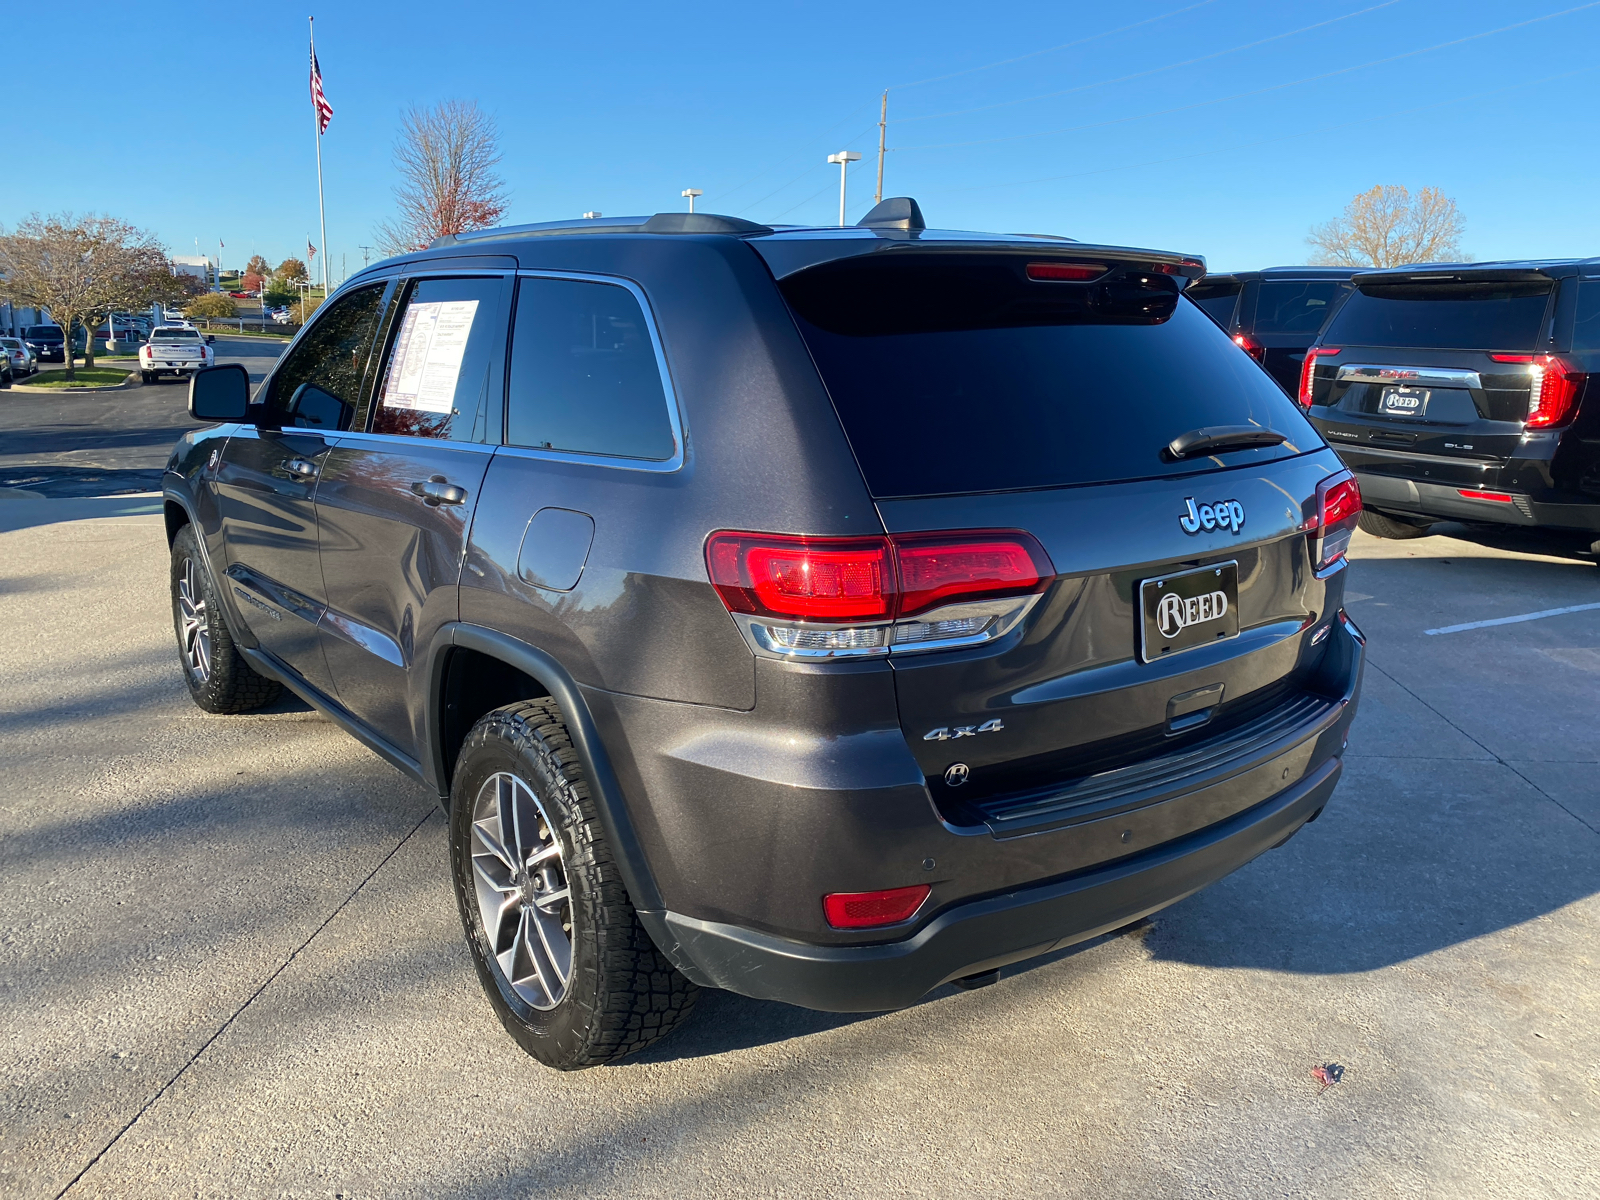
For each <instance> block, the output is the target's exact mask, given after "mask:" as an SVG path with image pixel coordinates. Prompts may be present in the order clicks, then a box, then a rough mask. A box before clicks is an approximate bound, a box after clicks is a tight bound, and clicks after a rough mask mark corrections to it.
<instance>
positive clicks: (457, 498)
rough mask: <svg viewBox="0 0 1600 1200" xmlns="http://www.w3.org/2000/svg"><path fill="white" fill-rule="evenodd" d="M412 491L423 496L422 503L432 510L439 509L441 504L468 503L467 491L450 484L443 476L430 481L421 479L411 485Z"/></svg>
mask: <svg viewBox="0 0 1600 1200" xmlns="http://www.w3.org/2000/svg"><path fill="white" fill-rule="evenodd" d="M411 490H412V491H413V492H415V493H416V494H417V495H419V496H421V497H422V502H423V503H424V504H426V505H428V506H429V507H430V508H437V507H439V505H441V504H465V503H466V502H467V489H466V488H464V487H459V486H457V485H456V484H453V483H451V482H449V481H448V480H446V479H445V477H444V476H443V475H435V476H433V477H432V478H430V479H419V480H417V482H415V483H413V484H412V485H411Z"/></svg>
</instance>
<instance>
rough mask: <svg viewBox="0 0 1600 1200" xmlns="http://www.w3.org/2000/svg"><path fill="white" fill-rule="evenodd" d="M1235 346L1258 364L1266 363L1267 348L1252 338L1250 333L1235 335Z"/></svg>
mask: <svg viewBox="0 0 1600 1200" xmlns="http://www.w3.org/2000/svg"><path fill="white" fill-rule="evenodd" d="M1233 344H1234V345H1235V346H1237V347H1239V349H1241V350H1243V351H1244V352H1245V353H1246V354H1248V355H1249V356H1250V357H1251V358H1253V359H1255V360H1256V361H1257V362H1265V361H1266V360H1267V348H1266V346H1264V345H1262V343H1261V342H1259V341H1257V340H1256V339H1255V338H1253V337H1251V336H1250V335H1249V334H1248V333H1236V334H1234V335H1233Z"/></svg>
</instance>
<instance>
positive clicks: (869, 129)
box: [733, 0, 1600, 216]
mask: <svg viewBox="0 0 1600 1200" xmlns="http://www.w3.org/2000/svg"><path fill="white" fill-rule="evenodd" d="M1595 2H1596V3H1597V4H1600V0H1595ZM835 128H838V127H837V126H835ZM876 128H877V126H876V125H869V126H867V127H866V128H865V129H863V130H862V131H861V132H860V133H853V134H851V135H850V136H849V137H847V138H845V141H847V142H853V141H855V140H856V139H857V138H861V137H865V136H866V135H867V134H869V133H871V132H872V131H873V130H874V129H876ZM789 157H790V158H793V157H795V156H794V155H792V154H791V155H790V156H789ZM815 169H816V168H815V167H807V168H806V169H805V170H804V171H801V172H800V174H798V175H796V176H795V177H794V178H793V179H791V180H789V182H788V183H780V184H779V185H778V186H777V187H775V188H773V189H772V191H770V192H768V193H767V194H766V195H765V196H763V197H761V199H759V200H752V201H751V202H750V203H749V204H746V205H745V206H744V207H743V208H741V209H740V210H739V211H738V212H737V213H735V214H733V215H734V216H743V215H744V214H745V213H747V212H749V211H750V210H751V209H752V208H754V207H755V206H756V205H758V204H765V203H766V202H767V201H768V200H770V199H772V198H773V197H774V196H776V195H777V194H778V193H779V192H781V191H784V190H785V189H787V188H791V187H793V186H794V185H795V184H797V183H799V182H800V181H801V180H802V179H804V178H805V177H806V176H807V175H809V174H811V172H812V171H814V170H815ZM824 190H826V189H824ZM819 194H820V193H819ZM804 203H805V201H804V200H802V201H801V202H800V204H804ZM799 206H800V205H798V204H797V205H795V208H798V207H799ZM789 211H790V212H793V211H794V209H790V210H789ZM779 215H780V216H781V215H783V214H781V213H780V214H779Z"/></svg>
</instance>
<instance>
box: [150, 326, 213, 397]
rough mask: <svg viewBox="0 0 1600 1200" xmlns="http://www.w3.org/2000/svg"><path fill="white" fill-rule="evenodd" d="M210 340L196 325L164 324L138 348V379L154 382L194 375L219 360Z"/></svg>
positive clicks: (154, 330) (151, 332) (151, 333)
mask: <svg viewBox="0 0 1600 1200" xmlns="http://www.w3.org/2000/svg"><path fill="white" fill-rule="evenodd" d="M210 342H211V339H210V338H203V337H201V336H200V331H199V330H198V329H196V328H195V327H194V326H193V325H161V326H158V327H157V328H155V329H152V330H151V331H150V340H149V341H148V342H146V343H145V344H144V345H142V346H140V347H139V378H140V379H141V380H143V381H144V382H145V383H154V382H155V381H156V380H157V379H158V378H160V377H161V376H163V375H178V376H184V375H192V374H193V373H194V372H195V371H198V370H200V369H201V368H202V367H209V366H211V365H212V363H214V362H215V361H216V352H215V351H214V350H212V349H211V345H210Z"/></svg>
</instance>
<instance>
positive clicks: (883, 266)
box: [781, 253, 1322, 497]
mask: <svg viewBox="0 0 1600 1200" xmlns="http://www.w3.org/2000/svg"><path fill="white" fill-rule="evenodd" d="M1027 261H1028V259H1027V258H1025V257H1014V258H1012V257H1007V258H999V257H991V256H985V257H978V256H965V255H963V256H960V257H957V256H956V255H953V254H943V255H915V254H910V253H904V254H901V253H892V254H890V255H884V256H882V257H881V258H878V259H877V260H876V261H873V260H871V259H847V260H845V261H843V262H833V263H828V264H825V265H823V266H820V267H813V268H811V269H809V270H806V271H801V272H798V273H797V274H795V275H792V276H789V277H788V278H787V279H785V280H784V281H783V282H782V284H781V286H782V289H783V292H784V295H785V297H786V298H787V299H788V301H789V304H790V307H791V309H792V310H793V312H794V313H795V316H796V320H797V324H798V326H799V329H800V333H801V336H802V337H803V338H804V339H805V342H806V344H807V346H809V347H810V349H811V353H812V356H813V358H814V359H815V361H816V363H817V366H818V368H819V369H820V371H821V374H822V378H823V382H824V383H825V384H826V385H827V388H828V391H829V394H830V395H831V396H832V398H833V403H834V407H835V408H836V409H837V410H838V413H839V417H840V420H841V421H842V422H843V424H844V429H845V433H846V435H847V436H848V437H849V439H850V444H851V447H852V449H854V451H855V454H856V459H857V461H858V462H859V463H860V465H861V469H862V472H863V474H864V475H865V477H866V481H867V486H868V488H869V489H870V490H871V492H872V494H873V495H874V496H878V497H890V496H929V495H951V494H958V493H963V492H991V491H1005V490H1012V489H1024V488H1047V487H1061V486H1067V485H1072V484H1086V483H1102V482H1109V481H1112V480H1127V479H1141V478H1150V477H1157V476H1163V475H1178V474H1192V473H1194V472H1195V471H1196V470H1199V469H1204V466H1205V465H1206V463H1207V461H1208V460H1201V461H1200V462H1196V461H1194V460H1190V461H1187V462H1168V461H1166V460H1165V459H1164V458H1163V456H1162V453H1161V451H1162V447H1164V446H1165V445H1166V444H1167V443H1168V442H1170V441H1171V440H1172V439H1173V438H1174V437H1177V436H1178V435H1179V434H1181V433H1186V432H1188V431H1189V430H1192V429H1197V428H1199V427H1201V426H1209V425H1260V426H1263V427H1265V428H1269V429H1276V430H1280V431H1282V432H1284V433H1286V434H1288V435H1289V442H1288V443H1286V444H1284V445H1282V446H1274V447H1270V448H1264V449H1253V450H1245V451H1236V452H1231V453H1230V454H1229V455H1228V456H1227V459H1226V461H1228V462H1230V463H1241V462H1247V461H1270V460H1271V459H1274V458H1281V457H1286V456H1288V455H1291V454H1295V453H1299V452H1301V451H1303V450H1306V449H1309V448H1311V447H1314V446H1320V445H1321V444H1322V443H1321V440H1320V439H1319V438H1318V437H1317V435H1316V434H1315V433H1314V432H1313V431H1312V429H1311V427H1310V426H1309V424H1308V423H1307V422H1306V421H1305V419H1304V417H1303V416H1302V415H1301V414H1300V412H1299V410H1298V409H1297V407H1296V406H1295V404H1294V403H1293V401H1291V400H1290V399H1289V398H1288V397H1287V396H1285V395H1284V393H1283V391H1282V389H1280V388H1279V387H1278V385H1277V384H1276V383H1274V382H1273V380H1272V378H1271V377H1270V376H1269V375H1267V373H1266V372H1265V371H1263V370H1262V369H1261V368H1260V367H1259V366H1257V365H1256V363H1255V362H1253V361H1252V360H1251V359H1250V357H1249V356H1248V355H1246V354H1243V353H1241V352H1240V350H1239V348H1238V347H1237V346H1235V345H1234V344H1233V343H1232V341H1230V340H1229V338H1228V336H1227V334H1225V333H1223V332H1222V330H1221V329H1219V328H1218V327H1217V325H1216V324H1215V322H1213V321H1212V320H1211V319H1210V318H1208V317H1207V316H1206V315H1205V314H1204V313H1203V312H1200V311H1199V310H1198V309H1196V308H1195V306H1194V305H1191V304H1180V303H1178V290H1177V283H1176V281H1175V280H1173V279H1172V278H1171V277H1170V276H1163V275H1154V276H1150V275H1136V274H1132V273H1131V272H1130V271H1124V270H1122V269H1120V268H1118V269H1114V270H1113V272H1112V274H1111V275H1109V276H1107V277H1106V281H1105V282H1093V283H1088V284H1077V283H1058V282H1049V283H1045V282H1037V281H1032V280H1029V279H1028V278H1027V276H1026V274H1025V265H1026V263H1027Z"/></svg>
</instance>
